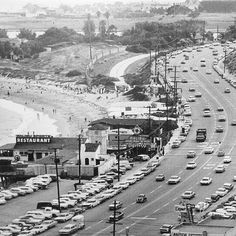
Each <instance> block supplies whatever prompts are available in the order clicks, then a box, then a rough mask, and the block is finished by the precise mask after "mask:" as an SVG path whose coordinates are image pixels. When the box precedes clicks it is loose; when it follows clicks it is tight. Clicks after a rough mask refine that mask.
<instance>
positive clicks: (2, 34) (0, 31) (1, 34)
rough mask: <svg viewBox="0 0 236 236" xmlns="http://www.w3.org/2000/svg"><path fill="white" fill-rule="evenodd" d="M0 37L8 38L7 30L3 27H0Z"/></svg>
mask: <svg viewBox="0 0 236 236" xmlns="http://www.w3.org/2000/svg"><path fill="white" fill-rule="evenodd" d="M0 38H8V36H7V31H6V30H5V29H0Z"/></svg>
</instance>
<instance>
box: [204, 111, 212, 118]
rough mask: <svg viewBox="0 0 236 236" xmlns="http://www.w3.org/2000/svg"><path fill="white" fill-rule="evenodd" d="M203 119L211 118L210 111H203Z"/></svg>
mask: <svg viewBox="0 0 236 236" xmlns="http://www.w3.org/2000/svg"><path fill="white" fill-rule="evenodd" d="M203 117H211V112H210V111H203Z"/></svg>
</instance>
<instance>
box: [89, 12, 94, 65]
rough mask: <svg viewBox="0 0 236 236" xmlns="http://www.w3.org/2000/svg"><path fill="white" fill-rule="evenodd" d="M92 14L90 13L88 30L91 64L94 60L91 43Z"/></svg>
mask: <svg viewBox="0 0 236 236" xmlns="http://www.w3.org/2000/svg"><path fill="white" fill-rule="evenodd" d="M90 17H91V15H90V13H88V30H89V56H90V62H92V60H93V56H92V43H91V41H92V40H91V21H90Z"/></svg>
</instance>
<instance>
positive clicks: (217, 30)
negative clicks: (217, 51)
mask: <svg viewBox="0 0 236 236" xmlns="http://www.w3.org/2000/svg"><path fill="white" fill-rule="evenodd" d="M218 37H219V25H217V26H216V41H218Z"/></svg>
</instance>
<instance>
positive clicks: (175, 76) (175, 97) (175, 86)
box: [174, 66, 177, 109]
mask: <svg viewBox="0 0 236 236" xmlns="http://www.w3.org/2000/svg"><path fill="white" fill-rule="evenodd" d="M174 68H175V69H174V105H175V109H176V105H177V81H176V78H177V66H174Z"/></svg>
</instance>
